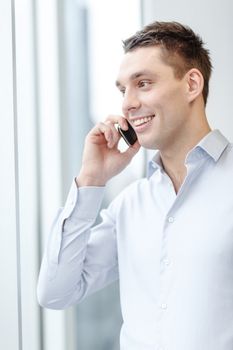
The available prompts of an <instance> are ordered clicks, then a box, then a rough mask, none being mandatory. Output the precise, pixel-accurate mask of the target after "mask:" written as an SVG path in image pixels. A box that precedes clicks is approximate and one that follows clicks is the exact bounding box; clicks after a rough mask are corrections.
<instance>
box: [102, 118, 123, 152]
mask: <svg viewBox="0 0 233 350" xmlns="http://www.w3.org/2000/svg"><path fill="white" fill-rule="evenodd" d="M105 123H106V125H108V126H109V127H110V128H111V130H112V140H111V142H110V145H111V147H114V146H116V145H117V144H118V142H119V140H120V138H121V135H120V134H119V132H118V130H117V129H116V128H115V125H114V124H112V122H111V121H110V120H107V121H106V122H105Z"/></svg>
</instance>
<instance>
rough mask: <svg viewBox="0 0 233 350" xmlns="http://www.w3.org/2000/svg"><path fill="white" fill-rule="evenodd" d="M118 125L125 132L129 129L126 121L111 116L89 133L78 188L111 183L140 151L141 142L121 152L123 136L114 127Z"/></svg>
mask: <svg viewBox="0 0 233 350" xmlns="http://www.w3.org/2000/svg"><path fill="white" fill-rule="evenodd" d="M116 123H118V124H119V125H120V127H121V128H122V129H123V130H127V129H128V125H127V122H126V119H125V118H123V117H121V116H117V115H115V116H114V115H111V116H109V117H108V118H107V119H106V121H105V122H103V123H98V124H97V125H96V126H95V127H94V128H93V129H92V130H91V131H90V132H89V133H88V135H87V137H86V140H85V145H84V152H83V161H82V167H81V171H80V174H79V175H78V177H77V178H76V182H77V184H78V186H79V187H82V186H104V185H105V184H106V182H107V181H108V180H110V179H111V178H112V177H113V176H115V175H117V174H118V173H120V172H121V171H122V170H123V169H124V168H125V167H126V166H127V165H128V164H129V163H130V161H131V159H132V158H133V157H134V156H135V154H136V153H137V152H138V151H139V149H140V145H139V143H138V141H137V142H136V143H135V144H134V145H133V146H131V147H129V148H128V149H127V150H126V151H125V152H120V151H119V149H118V143H119V140H120V137H121V136H120V134H119V133H118V131H117V130H116V128H115V126H114V124H116Z"/></svg>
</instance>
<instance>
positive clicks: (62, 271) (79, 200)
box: [38, 184, 103, 308]
mask: <svg viewBox="0 0 233 350" xmlns="http://www.w3.org/2000/svg"><path fill="white" fill-rule="evenodd" d="M72 187H73V188H72V191H71V192H70V193H69V196H68V199H67V201H66V205H65V207H64V208H63V209H62V210H61V211H60V213H59V215H57V217H56V218H55V220H54V223H53V225H52V228H51V232H50V235H49V237H48V241H47V244H46V249H45V253H44V256H43V262H42V265H41V270H40V276H39V282H38V299H39V302H40V304H42V306H45V307H49V308H63V307H66V304H67V303H71V302H72V295H74V294H75V293H76V294H77V292H78V288H79V287H80V286H81V284H82V273H83V261H84V259H85V254H86V249H87V242H88V239H89V236H90V229H91V227H92V225H93V223H94V222H95V219H96V216H97V214H98V211H99V207H100V204H101V200H102V197H103V189H99V188H92V190H91V191H85V189H84V190H82V189H80V190H79V192H78V193H77V194H76V193H75V192H76V189H75V186H74V184H73V186H72ZM81 292H82V291H81V289H80V293H81ZM75 297H76V298H79V297H81V295H80V296H79V295H76V296H75Z"/></svg>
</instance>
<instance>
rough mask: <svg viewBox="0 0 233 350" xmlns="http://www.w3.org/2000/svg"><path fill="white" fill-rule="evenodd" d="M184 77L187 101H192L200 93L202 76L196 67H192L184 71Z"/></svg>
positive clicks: (202, 81) (202, 85)
mask: <svg viewBox="0 0 233 350" xmlns="http://www.w3.org/2000/svg"><path fill="white" fill-rule="evenodd" d="M186 79H187V96H188V101H189V102H193V101H194V100H195V99H196V98H197V97H198V96H200V95H202V91H203V87H204V78H203V75H202V74H201V72H200V71H199V70H198V69H196V68H192V69H190V70H189V71H188V72H187V73H186Z"/></svg>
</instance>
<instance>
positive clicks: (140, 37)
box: [123, 22, 212, 104]
mask: <svg viewBox="0 0 233 350" xmlns="http://www.w3.org/2000/svg"><path fill="white" fill-rule="evenodd" d="M154 45H157V46H160V47H161V49H162V59H163V60H164V62H165V63H166V64H168V65H170V66H171V67H173V69H174V74H175V77H176V78H178V79H181V78H182V77H183V76H184V74H185V73H186V72H187V71H188V70H189V69H191V68H197V69H198V70H199V71H200V72H201V74H202V75H203V78H204V88H203V91H202V94H203V99H204V103H205V104H206V102H207V97H208V93H209V79H210V75H211V70H212V64H211V61H210V56H209V51H208V50H207V49H205V48H204V46H203V45H204V44H203V41H202V39H201V38H200V36H199V35H197V34H195V33H194V32H193V30H192V29H191V28H189V27H188V26H185V25H182V24H180V23H178V22H153V23H151V24H149V25H147V26H145V27H144V28H143V29H142V30H140V31H138V32H136V33H135V34H134V35H133V36H131V37H130V38H128V39H126V40H125V41H123V48H124V52H125V53H127V52H129V51H133V50H135V49H137V48H139V47H145V46H154Z"/></svg>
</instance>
